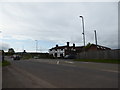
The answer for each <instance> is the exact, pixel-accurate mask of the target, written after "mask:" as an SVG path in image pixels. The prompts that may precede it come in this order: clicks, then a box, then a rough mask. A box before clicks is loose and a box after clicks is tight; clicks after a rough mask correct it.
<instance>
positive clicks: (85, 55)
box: [77, 50, 120, 59]
mask: <svg viewBox="0 0 120 90" xmlns="http://www.w3.org/2000/svg"><path fill="white" fill-rule="evenodd" d="M119 55H120V50H105V51H88V52H81V53H79V54H77V59H120V56H119Z"/></svg>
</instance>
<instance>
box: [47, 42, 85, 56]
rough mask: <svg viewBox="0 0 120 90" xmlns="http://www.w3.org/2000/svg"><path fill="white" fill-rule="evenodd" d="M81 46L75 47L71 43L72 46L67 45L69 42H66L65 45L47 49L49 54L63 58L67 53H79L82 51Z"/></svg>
mask: <svg viewBox="0 0 120 90" xmlns="http://www.w3.org/2000/svg"><path fill="white" fill-rule="evenodd" d="M82 48H83V46H78V47H76V46H75V44H74V43H73V46H70V45H69V42H67V45H65V46H58V45H56V47H53V48H51V49H49V55H52V56H53V57H58V58H63V57H65V56H67V55H76V53H79V52H81V51H82Z"/></svg>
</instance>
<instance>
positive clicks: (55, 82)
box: [2, 59, 118, 88]
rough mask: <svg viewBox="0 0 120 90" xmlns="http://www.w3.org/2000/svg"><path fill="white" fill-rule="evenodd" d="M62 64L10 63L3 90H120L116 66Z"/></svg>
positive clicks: (36, 61)
mask: <svg viewBox="0 0 120 90" xmlns="http://www.w3.org/2000/svg"><path fill="white" fill-rule="evenodd" d="M56 61H57V60H56ZM56 61H55V60H54V62H56ZM63 61H64V60H63ZM63 61H59V62H60V63H58V62H56V63H49V62H50V60H48V61H45V60H44V59H40V60H20V61H11V63H12V65H10V66H7V67H4V68H3V70H2V71H3V84H2V85H3V88H118V71H117V69H115V67H116V68H117V65H115V64H104V63H84V62H79V65H78V63H76V62H72V61H70V62H69V61H67V64H64V63H63ZM52 62H53V61H52ZM61 62H62V63H61ZM65 62H66V61H65ZM112 67H113V69H112Z"/></svg>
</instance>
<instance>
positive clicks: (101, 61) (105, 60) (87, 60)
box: [74, 59, 120, 64]
mask: <svg viewBox="0 0 120 90" xmlns="http://www.w3.org/2000/svg"><path fill="white" fill-rule="evenodd" d="M74 61H84V62H98V63H113V64H120V60H119V59H75V60H74Z"/></svg>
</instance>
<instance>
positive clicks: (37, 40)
mask: <svg viewBox="0 0 120 90" xmlns="http://www.w3.org/2000/svg"><path fill="white" fill-rule="evenodd" d="M35 41H36V53H37V47H38V45H37V44H38V40H35Z"/></svg>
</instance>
